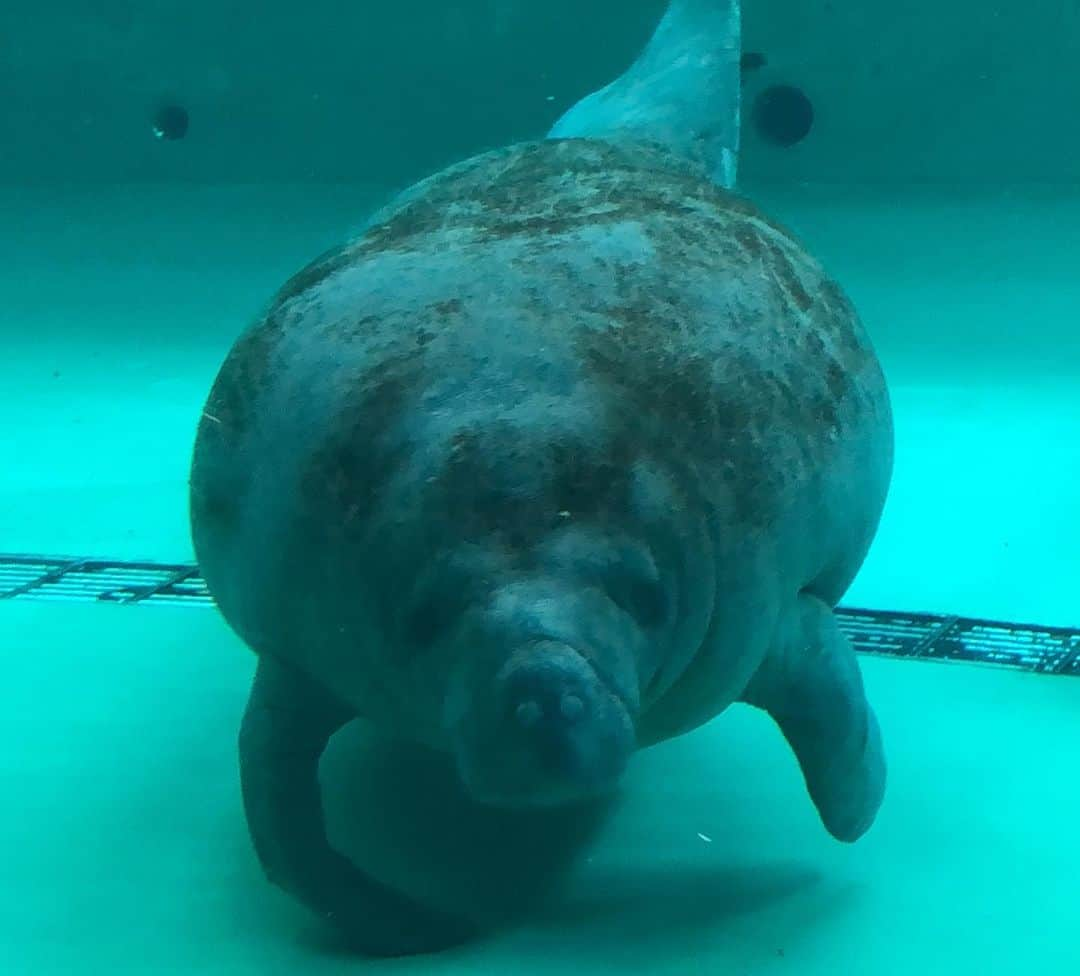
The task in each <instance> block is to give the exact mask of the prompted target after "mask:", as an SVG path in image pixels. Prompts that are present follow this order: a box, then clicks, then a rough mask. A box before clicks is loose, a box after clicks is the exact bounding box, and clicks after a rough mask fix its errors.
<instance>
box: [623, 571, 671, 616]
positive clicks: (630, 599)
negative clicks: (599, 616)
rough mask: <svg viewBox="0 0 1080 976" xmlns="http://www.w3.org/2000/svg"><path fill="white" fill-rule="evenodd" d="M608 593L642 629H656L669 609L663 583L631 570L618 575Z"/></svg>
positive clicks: (668, 601) (669, 605)
mask: <svg viewBox="0 0 1080 976" xmlns="http://www.w3.org/2000/svg"><path fill="white" fill-rule="evenodd" d="M610 592H611V597H612V599H613V600H614V601H615V602H616V603H617V604H618V605H619V606H620V607H622V609H623V610H625V611H626V612H627V613H628V614H630V616H632V617H633V618H634V619H635V620H636V621H637V622H638V623H639V624H641V626H642V627H658V626H659V625H660V624H662V623H663V622H664V621H665V620H666V619H667V617H668V613H669V612H670V609H671V601H670V599H669V597H668V593H667V590H666V589H665V588H664V585H663V583H662V582H661V581H660V580H658V579H652V578H651V577H648V576H644V575H642V574H641V573H638V572H635V571H633V570H631V569H627V570H626V571H625V572H624V573H622V574H620V576H619V577H618V578H617V579H616V580H615V582H614V585H612V586H611V589H610Z"/></svg>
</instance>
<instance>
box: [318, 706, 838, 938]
mask: <svg viewBox="0 0 1080 976" xmlns="http://www.w3.org/2000/svg"><path fill="white" fill-rule="evenodd" d="M683 751H685V750H683ZM680 755H681V753H680ZM657 758H658V759H659V758H660V757H657ZM666 761H670V756H669V757H668V759H667V760H666ZM642 772H645V773H646V776H645V777H644V779H645V780H646V781H655V775H656V773H657V770H652V771H651V773H652V777H651V778H650V776H649V775H648V772H649V771H647V770H643V771H642ZM321 775H322V781H323V788H324V796H325V801H324V802H325V809H326V819H327V831H328V834H329V836H330V839H331V842H332V843H333V844H334V845H335V846H336V847H337V848H338V849H339V850H341V851H342V852H343V853H345V854H346V855H348V856H349V857H350V858H352V859H353V860H354V861H355V862H356V863H357V864H358V865H360V866H361V867H362V868H363V869H364V870H365V871H368V872H370V873H371V874H372V875H374V876H375V877H377V878H379V879H380V880H382V881H385V882H388V883H390V884H392V885H394V886H395V887H396V888H398V889H400V890H402V891H405V892H408V893H410V894H412V895H413V896H415V897H417V898H419V899H421V900H422V901H424V902H426V903H428V904H432V905H435V906H438V907H442V908H445V909H448V910H452V911H454V912H455V913H458V914H466V915H467V916H469V917H471V918H472V919H474V920H475V921H476V922H477V923H478V925H479V927H480V928H481V930H482V931H488V932H492V931H495V930H499V929H505V928H507V927H512V926H513V924H514V923H515V922H519V921H522V920H524V918H525V917H529V918H532V919H535V921H536V922H537V923H538V924H539V925H540V927H541V928H547V927H549V926H553V927H555V928H557V929H559V930H560V931H562V932H564V933H565V932H566V930H567V929H578V930H582V931H585V930H587V931H588V932H589V933H590V935H589V937H590V938H591V937H592V935H602V933H603V932H605V931H609V930H610V931H612V933H613V934H617V937H618V939H619V940H624V939H627V938H629V941H630V942H631V943H634V944H638V945H643V944H645V943H646V942H649V941H650V940H652V939H660V940H661V941H663V940H665V939H669V938H670V936H671V934H672V933H673V932H678V933H680V934H682V935H685V936H688V937H691V938H692V937H693V935H694V933H695V932H704V931H708V930H709V929H710V928H713V927H715V926H716V925H718V924H720V923H722V922H723V921H724V920H725V919H730V918H733V917H736V916H739V915H743V914H752V913H755V912H758V911H763V910H767V909H768V907H769V906H770V905H773V904H775V903H777V902H779V901H783V900H785V899H787V898H789V897H792V896H794V895H797V894H798V893H800V892H803V891H805V890H806V889H808V888H810V887H812V886H814V885H816V884H817V883H818V882H819V880H820V878H819V874H818V872H817V871H816V870H813V869H811V868H809V867H807V866H806V865H805V864H803V863H799V862H798V860H788V859H787V858H784V857H783V856H781V859H780V860H769V861H767V862H766V863H762V864H754V863H747V862H746V854H745V851H742V850H740V845H741V843H742V841H740V839H739V838H740V837H741V838H743V840H745V839H746V836H747V835H746V833H745V832H744V831H743V830H740V829H739V826H738V824H739V820H740V818H739V817H738V816H735V815H734V814H733V815H732V816H730V817H724V815H723V814H720V816H722V817H724V819H725V820H726V821H727V822H728V823H729V824H730V825H731V827H732V833H731V836H730V843H723V844H721V843H719V842H718V843H716V844H714V845H711V846H710V850H711V851H712V852H713V854H712V856H711V857H710V859H709V863H696V864H695V863H693V862H692V861H690V862H688V861H686V860H684V859H683V858H682V857H681V856H677V857H676V859H675V860H672V861H671V862H670V865H669V863H668V861H667V859H666V857H665V858H664V859H663V860H662V861H661V862H660V863H657V860H656V853H657V852H655V851H653V852H651V853H650V852H641V853H642V854H643V855H644V857H641V858H639V857H638V856H636V855H635V853H634V847H635V845H634V842H633V841H632V842H631V843H630V845H629V846H630V848H631V849H630V851H629V853H626V854H625V857H616V858H615V859H612V857H611V852H612V844H614V845H615V847H616V849H617V848H619V847H622V846H623V845H621V844H620V843H619V841H618V835H620V834H622V832H623V829H624V828H625V826H626V824H627V823H636V822H637V821H638V820H639V818H641V817H645V818H651V817H652V816H654V815H655V814H656V812H657V810H656V809H655V807H656V805H657V803H658V802H659V806H660V807H664V806H665V803H664V802H660V801H662V800H663V797H658V796H656V795H655V790H650V789H649V788H648V787H647V785H646V787H645V791H644V793H643V794H639V789H640V788H641V787H642V786H643V785H645V784H644V783H643V782H642V777H640V776H631V777H629V782H628V783H627V789H626V790H625V791H624V792H623V793H622V794H619V795H616V796H615V797H612V798H609V799H607V800H604V801H602V802H598V803H595V804H592V805H590V806H586V807H577V808H558V809H552V810H542V811H533V812H521V811H506V810H498V809H492V808H489V807H484V806H480V805H478V804H475V803H473V802H472V801H471V800H470V799H469V798H468V796H466V795H465V793H464V790H463V788H462V787H461V785H460V783H459V781H458V778H457V775H456V773H455V771H454V769H453V767H452V764H451V762H450V760H449V758H448V757H445V756H440V755H438V754H434V753H432V752H430V751H428V750H426V749H424V748H422V747H418V746H415V745H411V744H409V743H405V742H400V741H389V740H386V739H384V738H382V737H380V736H378V735H376V734H375V733H373V732H372V731H371V730H370V728H368V727H367V726H365V725H364V724H362V723H360V722H354V723H352V724H351V725H350V726H348V727H347V728H345V729H343V730H342V731H341V732H340V733H339V734H338V735H337V736H336V737H335V738H334V739H333V740H332V741H331V743H330V746H329V748H328V749H327V752H326V754H325V756H324V758H323V764H322V769H321ZM635 786H636V787H638V788H637V789H636V788H635ZM686 799H687V800H688V801H689V802H691V803H692V802H694V800H693V797H687V798H686ZM710 802H713V801H712V799H710ZM617 813H618V814H619V816H618V817H616V816H615V814H617ZM623 813H625V814H626V816H625V818H624V817H623V816H622V814H623ZM612 820H615V821H617V822H616V823H615V824H613V829H612V830H610V831H606V832H605V837H606V840H605V841H604V842H603V843H601V844H597V845H594V844H593V842H594V841H596V840H598V835H599V833H600V831H601V828H603V827H604V826H605V825H606V824H608V823H609V822H610V821H612ZM620 824H623V827H622V828H620ZM631 833H634V829H631ZM661 833H664V831H661ZM667 833H668V834H669V835H670V831H668V832H667ZM608 835H610V836H608ZM638 839H640V838H638ZM594 852H596V853H598V854H601V856H599V857H597V858H595V859H594V858H592V857H591V856H590V857H585V856H584V855H591V854H592V853H594ZM774 853H775V852H774ZM594 860H595V861H596V862H597V863H593V861H594ZM571 873H573V879H572V883H570V882H571ZM328 935H329V934H328Z"/></svg>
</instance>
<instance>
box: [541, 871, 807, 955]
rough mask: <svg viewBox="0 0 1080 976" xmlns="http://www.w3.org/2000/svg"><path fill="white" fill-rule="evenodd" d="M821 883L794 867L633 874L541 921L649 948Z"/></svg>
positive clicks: (552, 910) (621, 875)
mask: <svg viewBox="0 0 1080 976" xmlns="http://www.w3.org/2000/svg"><path fill="white" fill-rule="evenodd" d="M820 880H821V878H820V874H819V873H818V872H817V871H815V870H812V869H810V868H807V867H806V866H805V865H802V864H798V863H773V864H743V865H738V866H727V867H724V866H718V865H713V866H690V865H687V864H680V865H678V866H677V867H675V868H671V869H665V868H656V867H648V868H636V869H635V870H633V871H625V872H619V874H618V875H617V876H609V877H608V878H607V879H606V880H603V879H599V880H598V881H597V883H596V884H595V885H594V886H593V887H592V888H591V889H590V890H589V891H588V892H583V893H582V894H579V895H576V896H575V897H573V898H571V899H568V900H567V901H566V902H564V903H562V904H560V905H557V906H554V905H553V906H551V907H550V908H549V909H548V910H547V911H545V913H544V918H545V921H550V922H552V923H555V924H559V923H564V922H565V923H574V924H581V923H587V924H588V926H589V929H590V932H594V933H598V932H599V931H600V930H606V929H609V928H614V929H616V930H617V931H618V933H619V938H620V939H621V940H628V941H630V942H635V943H636V942H642V943H652V942H655V941H657V940H659V941H663V940H666V939H670V938H671V937H672V935H680V936H681V935H693V934H694V932H696V931H702V930H706V929H708V928H710V927H711V926H715V925H716V924H718V923H719V922H722V921H723V920H725V919H728V918H733V917H735V916H738V915H744V914H751V913H754V912H758V911H761V910H763V909H766V908H768V907H770V906H771V905H773V904H775V903H776V902H778V901H782V900H784V899H786V898H789V897H791V896H793V895H796V894H799V893H800V892H802V891H805V890H806V889H808V888H810V887H812V886H814V885H816V884H817V883H818V882H819V881H820Z"/></svg>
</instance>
